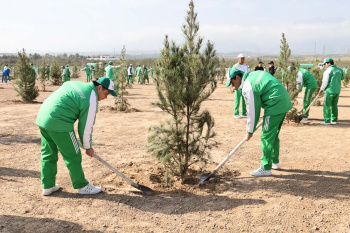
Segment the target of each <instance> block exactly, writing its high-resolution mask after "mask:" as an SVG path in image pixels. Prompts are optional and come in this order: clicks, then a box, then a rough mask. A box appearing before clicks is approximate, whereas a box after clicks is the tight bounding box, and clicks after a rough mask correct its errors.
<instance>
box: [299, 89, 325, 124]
mask: <svg viewBox="0 0 350 233" xmlns="http://www.w3.org/2000/svg"><path fill="white" fill-rule="evenodd" d="M319 95H320V93H318V94H317V95H316V97H315V99H314V100H313V101H312V102H311V103H310V105H309V107H307V109H306V110H305V111H304V112H303V113H302V114H301V115H299V116H295V118H294V120H295V123H300V121H302V120H303V118H304V115H305V113H307V111H309V109H310V108H311V106H312V105H314V103H315V101H316V100H317V98H318V96H319Z"/></svg>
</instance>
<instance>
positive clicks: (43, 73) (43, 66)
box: [39, 59, 47, 91]
mask: <svg viewBox="0 0 350 233" xmlns="http://www.w3.org/2000/svg"><path fill="white" fill-rule="evenodd" d="M46 69H47V65H46V60H45V59H44V60H43V63H42V64H41V67H40V76H39V79H40V84H41V88H42V90H43V91H46V73H47V70H46Z"/></svg>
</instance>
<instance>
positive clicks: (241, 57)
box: [232, 54, 250, 118]
mask: <svg viewBox="0 0 350 233" xmlns="http://www.w3.org/2000/svg"><path fill="white" fill-rule="evenodd" d="M237 60H238V62H237V63H236V64H235V65H233V67H232V69H236V70H240V71H242V72H250V69H249V68H248V66H247V65H246V64H244V60H245V56H244V55H243V54H238V56H237ZM240 103H241V105H242V112H241V113H242V116H243V117H245V116H247V109H246V104H245V101H244V98H243V96H242V90H241V89H240V88H238V89H236V90H235V110H234V114H233V115H234V117H235V118H241V116H240V115H239V104H240Z"/></svg>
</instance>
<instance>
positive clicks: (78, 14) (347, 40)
mask: <svg viewBox="0 0 350 233" xmlns="http://www.w3.org/2000/svg"><path fill="white" fill-rule="evenodd" d="M188 2H189V1H188V0H98V1H97V0H96V1H95V0H60V1H58V0H30V1H28V0H11V1H6V2H5V1H4V0H1V3H2V4H0V6H1V7H0V8H1V12H0V17H1V20H0V29H1V37H0V38H1V39H0V42H1V43H0V53H1V52H18V51H19V50H21V49H22V48H25V49H26V50H27V51H28V52H38V53H46V52H74V53H75V52H99V51H110V52H111V53H113V51H114V50H115V51H116V52H118V53H119V52H120V50H121V49H122V46H123V45H126V49H127V51H135V50H148V51H155V52H159V50H160V49H161V48H162V47H163V40H164V35H165V34H168V35H169V38H170V39H171V40H175V41H176V42H177V43H182V41H183V35H182V32H181V25H182V24H183V23H184V22H185V20H184V17H185V15H186V11H187V10H188ZM194 4H195V11H196V12H197V13H198V21H199V24H200V34H201V35H202V36H204V38H205V40H210V41H212V42H214V44H215V48H216V50H217V51H218V52H232V51H253V52H260V53H278V52H279V46H280V39H281V34H282V32H284V33H285V35H286V38H287V41H288V43H289V46H290V47H291V49H292V53H309V54H314V51H315V41H316V52H317V53H322V52H323V47H324V46H325V50H326V54H331V53H348V50H349V49H350V1H349V0H339V1H337V0H334V1H324V0H317V1H316V0H289V1H285V0H284V1H282V0H268V1H260V0H256V1H253V0H195V1H194Z"/></svg>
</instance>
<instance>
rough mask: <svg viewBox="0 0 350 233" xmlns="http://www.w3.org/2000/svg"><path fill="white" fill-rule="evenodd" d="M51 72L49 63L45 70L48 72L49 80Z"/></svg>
mask: <svg viewBox="0 0 350 233" xmlns="http://www.w3.org/2000/svg"><path fill="white" fill-rule="evenodd" d="M50 73H51V68H50V65H47V67H46V70H45V74H46V79H47V81H49V80H50Z"/></svg>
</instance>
